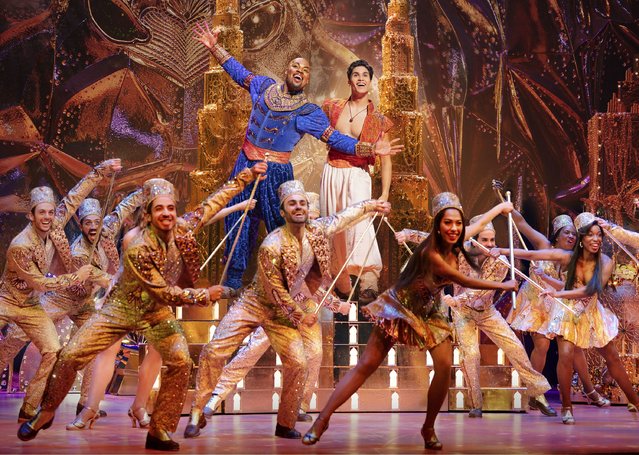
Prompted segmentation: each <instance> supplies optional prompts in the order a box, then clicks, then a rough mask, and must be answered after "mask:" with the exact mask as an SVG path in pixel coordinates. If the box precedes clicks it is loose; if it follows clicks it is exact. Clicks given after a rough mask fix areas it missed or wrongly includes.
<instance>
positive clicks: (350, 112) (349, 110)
mask: <svg viewBox="0 0 639 455" xmlns="http://www.w3.org/2000/svg"><path fill="white" fill-rule="evenodd" d="M366 110H368V106H366V107H365V108H364V109H362V110H361V111H359V112H358V113H357V114H355V115H353V111H351V100H348V113H349V114H350V116H351V118H350V120H349V123H353V119H354V118H355V117H357V116H358V115H359V114H361V113H362V112H364V111H366Z"/></svg>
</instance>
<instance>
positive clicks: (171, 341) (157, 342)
mask: <svg viewBox="0 0 639 455" xmlns="http://www.w3.org/2000/svg"><path fill="white" fill-rule="evenodd" d="M128 332H140V333H142V334H143V335H144V336H145V337H146V339H147V342H148V343H149V344H151V345H152V346H153V347H154V348H155V349H156V350H157V351H158V352H159V353H160V356H161V357H162V364H163V365H164V366H166V370H165V371H163V372H162V376H161V383H160V390H159V393H158V397H157V401H156V403H155V408H154V412H153V416H152V417H151V428H152V429H154V430H166V431H168V432H174V431H175V430H176V429H177V425H178V422H179V419H180V415H181V412H182V407H183V406H184V400H185V399H186V392H187V387H188V380H189V374H190V372H191V368H192V366H193V362H192V361H191V358H190V356H189V349H188V344H187V342H186V338H185V337H184V334H183V332H182V327H181V326H180V324H179V322H178V321H177V320H176V319H175V317H174V315H173V313H172V312H171V310H170V308H169V307H168V306H167V307H162V308H160V309H157V310H153V311H150V310H144V309H140V308H136V307H135V306H130V305H129V304H127V303H126V302H117V301H115V302H109V303H107V305H106V306H105V307H104V308H102V310H101V311H100V312H99V313H96V314H94V315H93V316H92V317H91V318H90V319H89V320H88V321H87V323H86V324H84V325H83V326H82V327H81V328H80V330H78V331H77V332H76V334H75V335H74V336H73V338H72V339H71V340H70V341H69V343H68V344H67V345H66V346H65V347H64V349H63V350H62V351H61V352H60V355H59V357H58V361H57V362H56V364H55V367H54V369H53V373H52V375H51V378H50V379H49V382H48V383H47V388H46V390H45V392H44V397H43V399H42V409H44V410H47V411H54V410H55V409H57V407H58V406H59V405H60V403H61V402H62V400H63V399H64V397H65V396H66V394H67V392H68V391H69V389H70V388H71V385H72V384H73V380H74V378H75V372H76V371H78V370H80V369H82V368H83V367H84V366H85V365H86V364H87V363H89V361H91V360H92V359H93V358H95V356H96V355H98V354H99V353H100V352H102V351H104V350H105V349H107V348H108V347H110V346H111V345H113V343H115V342H116V341H118V340H119V339H120V338H121V337H122V336H123V335H126V334H127V333H128Z"/></svg>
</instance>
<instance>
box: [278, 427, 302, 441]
mask: <svg viewBox="0 0 639 455" xmlns="http://www.w3.org/2000/svg"><path fill="white" fill-rule="evenodd" d="M275 436H277V437H278V438H286V439H300V438H301V437H302V433H300V432H299V431H297V430H296V429H295V428H288V427H285V426H284V425H280V424H279V423H278V424H277V425H276V426H275Z"/></svg>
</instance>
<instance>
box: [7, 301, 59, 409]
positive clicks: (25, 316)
mask: <svg viewBox="0 0 639 455" xmlns="http://www.w3.org/2000/svg"><path fill="white" fill-rule="evenodd" d="M9 323H13V324H15V326H16V327H17V328H19V329H20V330H22V331H23V332H24V334H25V337H26V338H27V339H28V340H31V342H32V343H33V344H34V345H35V346H36V347H37V348H38V350H39V351H40V355H42V360H41V361H40V366H39V367H38V369H37V371H36V373H35V375H34V376H33V378H32V379H31V382H30V383H29V385H28V386H27V391H26V395H25V398H24V403H23V404H22V410H23V411H24V412H26V413H27V414H29V415H34V414H35V413H36V409H37V407H38V406H39V405H40V401H41V399H42V394H43V392H44V390H43V389H44V384H45V383H46V382H47V378H48V377H49V374H50V373H51V370H52V369H53V365H54V363H55V361H56V357H57V355H58V352H59V351H60V342H59V341H58V332H57V331H56V329H55V324H54V323H53V321H51V318H50V317H49V316H48V315H47V313H46V312H45V311H44V309H43V308H42V306H41V305H39V304H38V305H32V306H26V307H20V306H17V305H13V304H11V303H9V302H6V301H5V300H4V299H3V298H2V297H1V296H0V327H2V326H4V325H5V324H9ZM5 340H6V338H5V339H3V340H2V341H1V342H0V343H2V344H1V345H0V362H2V363H1V365H2V366H4V365H7V364H8V363H9V362H10V361H11V360H12V359H13V358H14V357H15V355H16V354H17V353H18V352H19V351H20V349H21V348H22V346H24V341H20V342H19V345H20V348H19V349H18V350H17V351H16V350H15V346H16V345H17V344H18V342H17V340H16V339H15V338H13V339H9V341H6V342H5ZM12 353H13V354H12Z"/></svg>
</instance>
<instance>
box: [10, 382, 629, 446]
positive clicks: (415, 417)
mask: <svg viewBox="0 0 639 455" xmlns="http://www.w3.org/2000/svg"><path fill="white" fill-rule="evenodd" d="M21 400H22V396H21V395H17V394H16V395H11V394H0V434H1V435H2V443H1V444H0V453H12V454H15V453H95V454H98V453H120V454H125V453H144V452H148V453H150V451H145V449H144V441H145V438H146V431H145V430H141V429H134V428H131V425H130V421H129V419H128V417H127V416H126V410H127V408H128V406H129V405H130V402H131V398H130V397H115V396H107V398H106V400H105V401H104V402H103V406H102V409H104V410H105V411H107V413H108V416H107V417H105V418H103V419H100V420H99V421H97V422H96V424H95V425H94V427H93V429H91V430H85V431H75V432H71V431H67V430H65V425H66V423H68V422H70V421H71V420H72V419H73V413H74V409H75V403H76V401H77V395H70V396H69V397H68V398H67V399H66V400H65V401H64V403H63V404H62V406H61V407H60V409H59V411H58V413H57V415H56V421H55V423H54V425H53V426H52V427H51V428H50V429H48V430H46V431H42V432H40V434H39V435H38V437H37V438H36V439H35V440H33V441H30V442H27V443H23V442H21V441H19V440H18V438H17V437H16V436H15V434H16V430H17V424H16V416H17V414H18V409H19V407H20V404H21ZM575 414H576V418H577V425H574V426H568V425H563V424H562V423H561V420H560V419H559V418H549V417H544V416H542V415H541V414H539V412H537V411H534V412H529V413H528V414H488V413H485V414H484V417H483V418H482V419H470V418H468V417H467V416H466V415H465V414H459V413H443V414H440V416H439V418H438V421H437V426H436V429H437V434H438V436H439V438H440V440H441V441H442V442H443V444H444V452H449V453H454V452H456V453H529V454H530V453H620V452H626V453H632V452H635V453H637V452H639V415H637V414H633V413H629V412H628V411H627V410H626V408H625V406H623V407H622V406H614V407H610V408H603V409H598V408H596V407H594V406H588V405H576V406H575ZM422 421H423V414H418V413H396V414H386V413H379V414H378V413H368V414H336V415H335V416H334V417H333V418H332V419H331V428H330V429H329V431H328V432H327V433H326V434H325V435H324V436H323V438H322V441H321V442H320V443H318V444H317V445H316V446H314V447H310V448H307V447H306V446H303V445H302V444H301V443H300V441H299V440H285V439H280V438H276V437H274V436H272V434H273V431H274V428H275V416H274V415H270V414H257V415H216V416H214V417H213V419H212V420H210V421H209V424H208V425H207V426H206V428H204V429H203V430H202V435H201V436H200V437H199V438H196V439H190V440H184V438H183V437H182V433H183V431H184V426H185V425H186V417H184V418H182V419H181V421H180V426H179V429H178V432H177V433H176V435H175V439H176V440H177V441H178V442H179V443H180V444H181V452H182V453H260V454H266V453H287V454H288V453H341V454H346V453H358V454H362V453H402V454H404V453H423V452H424V449H423V443H422V440H421V437H420V435H419V429H420V427H421V424H422ZM308 427H309V424H306V423H304V424H301V423H300V424H298V426H297V428H298V430H300V431H305V430H306V429H307V428H308Z"/></svg>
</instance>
